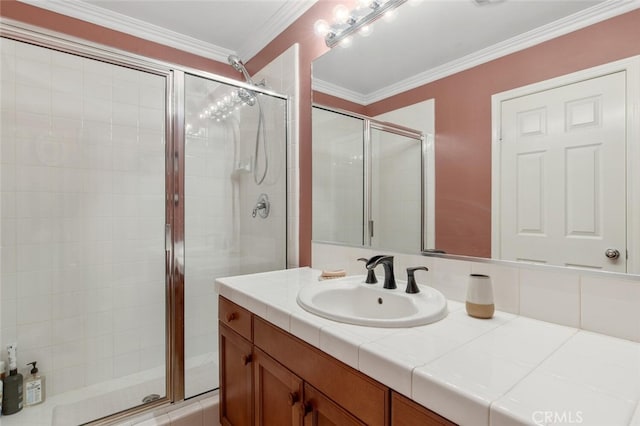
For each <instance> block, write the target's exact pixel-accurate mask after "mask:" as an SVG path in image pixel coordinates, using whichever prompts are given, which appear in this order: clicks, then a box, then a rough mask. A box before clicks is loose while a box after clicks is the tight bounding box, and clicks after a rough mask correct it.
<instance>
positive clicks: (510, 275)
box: [312, 242, 640, 342]
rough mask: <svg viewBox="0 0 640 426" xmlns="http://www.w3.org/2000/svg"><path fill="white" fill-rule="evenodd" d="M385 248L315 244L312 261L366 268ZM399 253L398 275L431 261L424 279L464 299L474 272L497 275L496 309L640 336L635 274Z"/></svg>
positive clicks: (356, 270)
mask: <svg viewBox="0 0 640 426" xmlns="http://www.w3.org/2000/svg"><path fill="white" fill-rule="evenodd" d="M374 254H380V252H378V251H376V250H370V249H365V248H362V247H347V246H338V245H331V244H324V243H316V242H314V243H313V244H312V266H313V267H314V268H318V269H345V270H346V271H347V273H348V274H350V275H351V274H364V273H365V269H364V266H363V265H362V263H361V262H357V261H355V259H357V258H358V257H370V256H372V255H374ZM385 254H393V255H394V256H395V272H396V277H397V278H398V279H403V280H404V279H406V278H405V277H404V276H403V274H404V269H405V268H407V267H409V266H420V265H423V266H427V267H428V268H429V272H427V273H424V274H421V275H416V279H417V281H418V283H420V284H426V285H430V286H432V287H435V288H437V289H438V290H440V291H442V293H443V294H444V295H445V296H446V297H447V298H448V299H450V300H455V301H459V302H464V300H465V297H466V285H467V279H468V274H469V273H480V274H487V275H489V276H490V277H491V281H492V284H493V293H494V299H495V304H496V309H498V310H500V311H505V312H509V313H513V314H516V315H521V316H525V317H530V318H535V319H538V320H542V321H546V322H551V323H556V324H560V325H566V326H570V327H576V328H582V329H585V330H590V331H594V332H597V333H602V334H606V335H609V336H614V337H620V338H623V339H629V340H633V341H636V342H640V311H638V309H637V307H638V306H640V280H638V279H637V277H633V276H620V275H614V274H606V273H597V272H592V271H580V270H575V269H560V268H556V267H545V266H537V265H525V264H517V263H487V262H477V261H473V260H472V259H470V260H453V259H441V258H438V257H425V256H419V255H408V254H400V253H391V252H385Z"/></svg>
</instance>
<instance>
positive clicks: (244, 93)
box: [227, 55, 269, 217]
mask: <svg viewBox="0 0 640 426" xmlns="http://www.w3.org/2000/svg"><path fill="white" fill-rule="evenodd" d="M227 60H228V61H229V64H230V65H231V66H232V67H233V69H235V70H236V71H238V72H241V73H242V75H243V76H244V78H245V80H247V83H249V84H251V85H253V86H264V80H263V81H262V82H261V83H260V84H256V83H254V82H253V79H252V78H251V76H250V75H249V72H248V71H247V68H246V67H245V66H244V63H242V61H241V60H240V58H238V57H237V56H236V55H229V57H228V58H227ZM238 94H239V96H240V98H241V99H242V100H243V101H245V102H246V103H247V104H248V105H254V103H257V104H258V111H259V113H258V127H257V129H256V143H255V146H254V155H253V167H252V169H253V180H254V181H255V183H256V185H261V184H262V182H264V179H265V178H266V177H267V172H268V171H269V156H268V152H267V133H266V129H265V123H264V113H263V111H262V105H260V100H259V98H258V97H256V96H255V93H253V91H251V90H247V89H242V90H240V92H239V93H238ZM260 139H262V151H263V157H264V168H263V172H262V174H261V176H258V156H259V151H260V145H261V144H260ZM255 214H256V210H254V217H255Z"/></svg>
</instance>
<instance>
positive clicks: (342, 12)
mask: <svg viewBox="0 0 640 426" xmlns="http://www.w3.org/2000/svg"><path fill="white" fill-rule="evenodd" d="M333 17H334V19H335V20H336V22H340V23H342V22H346V21H347V19H349V9H347V6H345V5H343V4H339V5H337V6H336V7H334V8H333Z"/></svg>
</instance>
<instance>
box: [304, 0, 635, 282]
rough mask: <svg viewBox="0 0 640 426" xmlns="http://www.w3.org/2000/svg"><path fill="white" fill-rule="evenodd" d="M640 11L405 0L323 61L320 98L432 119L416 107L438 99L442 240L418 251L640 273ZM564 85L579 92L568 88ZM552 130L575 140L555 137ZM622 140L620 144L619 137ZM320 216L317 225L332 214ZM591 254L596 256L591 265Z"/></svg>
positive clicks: (437, 214)
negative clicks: (639, 110)
mask: <svg viewBox="0 0 640 426" xmlns="http://www.w3.org/2000/svg"><path fill="white" fill-rule="evenodd" d="M638 7H639V5H638V4H628V3H627V4H626V5H624V4H621V2H616V1H581V0H571V1H553V2H549V1H518V0H503V1H473V0H459V1H444V0H443V1H433V0H432V1H422V2H407V3H406V4H403V5H402V6H400V7H399V8H398V9H396V11H395V17H394V19H392V20H390V22H385V21H384V20H380V21H376V22H375V23H374V24H373V31H372V33H371V34H370V35H368V36H367V37H361V36H358V35H356V36H354V37H353V40H352V43H351V45H350V46H348V47H340V46H338V47H335V48H333V49H332V50H331V51H329V52H328V53H326V54H325V55H323V56H322V57H320V58H318V59H317V60H316V61H314V63H313V89H314V104H316V105H323V106H326V107H329V108H339V109H342V110H349V111H353V112H355V113H357V114H362V115H365V116H369V117H373V118H376V119H380V118H381V117H382V120H383V121H386V120H385V119H384V117H388V116H390V115H391V116H393V122H395V123H397V124H399V125H404V126H408V127H412V128H420V127H419V125H416V123H415V118H416V116H415V114H414V115H412V116H410V117H408V118H407V120H413V121H410V124H409V123H407V122H405V121H403V120H404V115H403V114H402V111H406V110H407V109H410V107H411V106H415V105H419V104H421V103H425V102H429V103H430V105H431V108H430V110H428V111H427V112H425V113H424V114H423V115H421V119H423V120H424V122H425V123H429V122H431V123H430V124H425V125H424V127H425V128H428V127H429V126H431V130H430V131H432V132H433V133H434V134H435V142H434V145H435V147H434V157H433V159H432V162H431V164H429V162H424V164H423V168H424V169H423V172H424V173H434V176H435V185H434V188H433V189H432V191H431V193H429V192H427V194H426V196H425V200H426V203H429V200H430V202H431V203H432V204H431V205H430V207H431V208H432V209H433V211H434V218H432V221H431V224H429V221H426V220H425V224H426V225H425V226H426V229H425V234H426V233H432V239H431V241H432V244H431V245H427V246H426V247H416V248H415V250H408V251H414V252H418V251H421V249H424V248H427V249H432V250H438V251H440V250H441V251H444V252H446V253H448V254H454V255H466V256H474V257H483V258H497V259H507V260H516V261H526V262H534V263H546V264H553V265H564V266H569V267H580V268H593V269H599V270H611V271H617V272H627V273H634V274H638V273H640V265H639V264H640V260H639V259H638V254H637V252H638V251H639V250H636V247H640V233H639V231H638V230H639V229H640V227H639V226H638V225H639V224H638V223H637V219H635V216H638V217H640V212H638V211H637V210H634V206H635V208H636V209H637V206H638V201H639V198H640V195H638V193H640V190H638V188H635V187H634V185H636V186H637V177H635V176H633V175H632V173H633V165H634V164H635V165H636V166H640V165H639V164H637V163H633V162H634V161H637V158H636V159H634V158H630V157H634V156H631V155H627V157H625V153H628V154H636V155H635V157H637V154H638V152H639V151H640V150H639V149H638V148H637V145H638V130H637V127H638V122H637V120H638V119H637V117H636V118H635V120H636V121H633V118H632V117H631V116H632V113H631V111H630V110H629V109H630V108H629V105H630V104H631V103H632V100H631V99H630V98H633V97H635V98H636V101H634V102H636V103H637V99H638V96H639V95H638V88H637V87H635V88H634V86H633V85H634V84H637V83H633V81H634V79H638V78H639V77H640V73H638V70H637V68H634V65H633V61H631V62H625V61H623V59H625V58H632V57H634V56H637V55H640V45H639V44H638V43H637V37H638V30H637V29H636V28H640V11H639V10H636V9H637V8H638ZM620 61H622V62H624V63H623V64H620V63H619V62H620ZM611 63H614V64H617V65H606V64H611ZM630 63H631V65H629V64H630ZM594 67H595V71H592V72H591V74H589V72H586V71H584V70H588V69H590V70H593V69H594ZM598 67H600V68H598ZM634 69H635V72H634ZM613 74H617V76H616V77H613V78H611V79H608V80H606V81H604V80H598V79H597V78H596V77H599V76H606V75H613ZM636 74H639V75H636ZM567 76H571V77H567ZM585 82H595V83H594V84H593V85H591V86H588V84H586V83H585ZM630 82H631V83H630ZM574 83H575V84H574ZM545 84H546V86H545ZM564 86H570V87H571V88H572V89H571V90H572V91H570V92H568V93H565V92H562V93H559V92H558V90H556V89H559V88H561V87H564ZM540 93H541V94H542V95H536V94H540ZM547 95H548V96H547ZM557 96H560V99H559V100H558V101H557V102H556V103H555V104H553V102H551V101H550V100H549V99H552V98H554V97H557ZM563 96H564V97H563ZM549 102H551V103H549ZM554 111H555V114H556V115H555V116H554V115H553V114H554ZM562 120H564V121H562ZM612 122H613V127H612V128H610V129H609V130H608V131H609V133H606V131H607V130H605V133H602V129H603V126H604V125H605V124H606V125H610V124H611V123H612ZM554 126H555V127H554ZM633 126H635V130H634V128H633ZM554 129H555V130H554ZM421 130H422V129H421ZM554 131H558V132H560V133H562V134H563V135H564V136H566V138H565V139H567V138H568V140H566V141H564V140H563V142H562V143H556V142H555V141H556V140H557V138H555V137H554V133H553V132H554ZM503 132H505V134H503ZM571 132H573V133H571ZM598 132H600V133H598ZM425 133H426V134H428V133H429V130H427V131H426V132H425ZM567 135H568V136H567ZM610 135H614V136H615V138H617V139H618V140H619V141H620V143H618V144H617V145H615V146H613V147H608V146H607V147H605V146H604V145H603V141H604V140H609V139H611V138H610ZM507 138H509V140H507ZM545 138H546V141H545ZM511 139H513V140H516V141H517V142H518V143H516V144H515V145H510V143H511V142H510V141H511ZM549 141H551V142H549ZM507 142H509V143H507ZM313 143H314V145H315V144H316V141H315V140H314V141H313ZM318 143H319V142H318ZM501 144H502V145H501ZM601 145H602V146H601ZM514 146H515V148H514ZM605 148H606V150H605ZM314 160H315V159H314ZM314 167H316V162H315V161H314ZM636 169H637V167H636ZM625 171H626V172H625ZM618 172H619V173H618ZM636 173H637V172H636ZM609 175H611V176H609ZM634 181H635V182H636V183H635V184H634ZM313 185H314V193H315V186H316V182H315V181H314V182H313ZM614 187H616V188H618V189H619V191H618V192H617V195H615V196H612V195H610V194H609V193H610V192H611V189H612V188H614ZM634 189H635V191H634ZM380 196H381V197H384V196H385V194H380ZM614 201H615V203H617V204H612V203H613V202H614ZM313 211H314V217H313V220H314V224H315V222H316V221H323V220H324V221H325V222H326V221H330V219H328V218H326V217H322V216H320V213H318V212H317V211H316V209H315V206H314V209H313ZM611 211H613V212H616V215H613V216H611V217H605V216H606V215H608V214H609V213H607V212H611ZM636 213H637V214H636ZM423 214H424V215H425V216H426V209H425V210H424V211H423ZM425 219H426V217H425ZM607 221H608V222H611V223H614V224H616V226H612V225H611V224H607ZM612 227H613V228H616V229H614V230H613V231H612V232H609V231H607V236H603V234H604V230H608V229H609V228H612ZM611 233H612V234H615V235H614V236H613V237H610V236H609V234H611ZM524 237H526V238H524ZM313 238H314V240H315V239H316V236H315V235H314V237H313ZM322 239H323V240H324V238H322ZM561 240H562V241H564V242H563V243H562V244H564V243H566V244H564V245H562V244H561ZM587 243H588V244H591V245H592V246H591V247H589V248H588V249H586V248H585V247H587V245H588V244H587ZM592 243H593V244H592ZM379 248H388V249H391V247H379ZM404 251H407V250H404ZM586 251H589V252H590V254H589V256H586V257H591V258H594V259H595V260H594V259H591V260H585V256H584V255H583V254H584V253H583V252H586Z"/></svg>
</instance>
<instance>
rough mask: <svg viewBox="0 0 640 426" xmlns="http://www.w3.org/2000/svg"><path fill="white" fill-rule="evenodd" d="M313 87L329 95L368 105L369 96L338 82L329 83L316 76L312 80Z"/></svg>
mask: <svg viewBox="0 0 640 426" xmlns="http://www.w3.org/2000/svg"><path fill="white" fill-rule="evenodd" d="M311 89H313V90H315V91H316V92H322V93H326V94H327V95H331V96H335V97H338V98H340V99H344V100H346V101H350V102H355V103H357V104H360V105H367V104H366V101H367V97H366V96H365V95H363V94H362V93H359V92H356V91H355V90H350V89H346V88H344V87H342V86H338V85H337V84H333V83H329V82H327V81H324V80H320V79H318V78H314V79H313V80H312V81H311Z"/></svg>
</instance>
